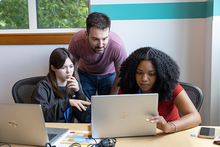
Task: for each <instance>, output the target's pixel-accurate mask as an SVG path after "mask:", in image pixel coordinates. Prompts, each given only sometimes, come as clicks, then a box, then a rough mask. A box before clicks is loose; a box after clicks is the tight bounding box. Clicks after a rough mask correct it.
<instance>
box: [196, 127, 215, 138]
mask: <svg viewBox="0 0 220 147" xmlns="http://www.w3.org/2000/svg"><path fill="white" fill-rule="evenodd" d="M198 137H202V138H215V128H209V127H201V128H200V130H199V135H198Z"/></svg>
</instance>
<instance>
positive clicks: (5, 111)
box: [0, 104, 68, 146]
mask: <svg viewBox="0 0 220 147" xmlns="http://www.w3.org/2000/svg"><path fill="white" fill-rule="evenodd" d="M67 131H68V129H61V128H46V127H45V123H44V117H43V114H42V110H41V105H38V104H0V142H4V143H14V144H26V145H37V146H45V144H46V143H51V144H53V143H55V141H56V140H57V139H59V138H60V137H61V136H62V135H63V134H64V133H65V132H67ZM48 134H49V136H48ZM51 137H52V139H50V140H49V138H51Z"/></svg>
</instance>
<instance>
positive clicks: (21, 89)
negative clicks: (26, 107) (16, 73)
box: [12, 76, 46, 103]
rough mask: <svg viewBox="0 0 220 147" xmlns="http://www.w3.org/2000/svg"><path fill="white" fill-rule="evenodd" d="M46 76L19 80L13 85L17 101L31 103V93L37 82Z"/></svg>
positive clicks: (13, 94) (14, 96)
mask: <svg viewBox="0 0 220 147" xmlns="http://www.w3.org/2000/svg"><path fill="white" fill-rule="evenodd" d="M45 78H46V76H38V77H31V78H26V79H22V80H19V81H17V82H16V83H15V84H14V85H13V87H12V96H13V98H14V101H15V103H31V95H32V92H33V90H34V89H35V86H36V84H37V83H38V82H39V81H41V80H43V79H45Z"/></svg>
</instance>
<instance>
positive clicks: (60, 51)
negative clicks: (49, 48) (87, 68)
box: [47, 48, 75, 100]
mask: <svg viewBox="0 0 220 147" xmlns="http://www.w3.org/2000/svg"><path fill="white" fill-rule="evenodd" d="M67 58H70V60H71V61H72V63H73V64H74V65H75V62H74V58H73V56H72V54H71V53H70V52H69V51H68V50H67V49H65V48H56V49H55V50H53V52H52V53H51V55H50V61H49V73H48V74H47V79H48V81H49V84H50V85H51V87H52V90H53V92H54V94H55V96H56V97H60V98H62V99H63V100H64V98H63V96H62V94H61V92H60V90H59V88H58V84H57V80H56V75H55V72H54V71H53V70H52V69H51V65H53V67H54V68H56V69H60V68H61V67H62V66H63V64H64V63H65V61H66V59H67ZM71 92H72V91H71V90H70V91H67V92H66V93H67V94H69V93H71Z"/></svg>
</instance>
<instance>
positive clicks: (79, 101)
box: [69, 99, 91, 111]
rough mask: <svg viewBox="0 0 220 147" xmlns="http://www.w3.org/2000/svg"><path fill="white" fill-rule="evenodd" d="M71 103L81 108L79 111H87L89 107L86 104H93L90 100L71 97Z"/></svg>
mask: <svg viewBox="0 0 220 147" xmlns="http://www.w3.org/2000/svg"><path fill="white" fill-rule="evenodd" d="M69 102H70V105H71V106H74V107H76V108H77V109H79V111H82V109H83V110H84V111H86V109H87V107H86V106H84V105H91V103H90V102H87V101H83V100H76V99H69Z"/></svg>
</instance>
